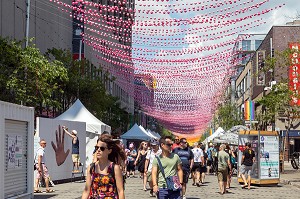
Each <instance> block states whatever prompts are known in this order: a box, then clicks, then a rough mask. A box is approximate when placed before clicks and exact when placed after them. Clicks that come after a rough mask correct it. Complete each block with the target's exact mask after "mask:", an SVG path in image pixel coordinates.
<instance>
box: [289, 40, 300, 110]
mask: <svg viewBox="0 0 300 199" xmlns="http://www.w3.org/2000/svg"><path fill="white" fill-rule="evenodd" d="M289 48H290V49H291V51H292V55H291V66H290V68H289V87H290V90H291V91H293V97H292V100H291V105H298V106H299V105H300V98H299V88H300V83H299V74H300V73H299V72H300V63H299V59H300V56H299V48H300V44H299V43H290V44H289Z"/></svg>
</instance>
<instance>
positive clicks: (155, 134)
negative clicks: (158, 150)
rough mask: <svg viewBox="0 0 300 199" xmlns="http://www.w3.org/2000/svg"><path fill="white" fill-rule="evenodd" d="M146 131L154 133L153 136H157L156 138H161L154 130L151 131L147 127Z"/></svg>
mask: <svg viewBox="0 0 300 199" xmlns="http://www.w3.org/2000/svg"><path fill="white" fill-rule="evenodd" d="M146 131H147V132H149V133H151V134H152V135H154V136H155V137H157V139H159V138H161V136H160V135H159V134H158V133H156V132H154V131H151V130H149V129H147V130H146Z"/></svg>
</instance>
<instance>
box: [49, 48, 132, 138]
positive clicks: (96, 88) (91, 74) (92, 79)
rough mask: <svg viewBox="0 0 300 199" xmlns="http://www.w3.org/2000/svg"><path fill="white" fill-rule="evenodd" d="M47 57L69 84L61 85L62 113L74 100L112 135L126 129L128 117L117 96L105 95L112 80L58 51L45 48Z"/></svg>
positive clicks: (100, 69)
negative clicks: (59, 65) (61, 65)
mask: <svg viewBox="0 0 300 199" xmlns="http://www.w3.org/2000/svg"><path fill="white" fill-rule="evenodd" d="M46 55H47V57H48V58H49V59H50V58H54V59H56V60H60V61H62V62H63V63H64V66H65V68H66V69H67V71H68V77H69V81H68V82H67V84H66V85H64V90H65V93H64V94H63V96H62V100H63V103H64V104H65V106H64V109H63V110H62V111H65V110H66V109H67V108H68V107H69V106H70V105H71V104H72V103H73V102H74V101H75V100H76V99H77V98H79V99H80V100H81V101H82V103H83V104H84V105H85V106H86V108H87V109H88V110H89V111H90V112H92V113H93V114H94V115H95V116H96V117H97V118H98V119H100V120H101V121H103V122H104V123H106V124H108V125H110V126H111V128H112V133H113V134H116V135H119V134H121V133H122V132H125V131H126V130H127V125H128V122H129V115H128V113H127V112H126V111H125V109H124V108H121V104H120V101H119V98H118V97H114V96H112V95H110V94H109V93H108V92H107V89H106V88H105V83H107V82H110V83H112V82H113V81H114V80H115V78H114V77H110V74H109V73H108V72H107V71H103V70H102V68H96V67H95V66H94V65H93V64H91V63H90V62H89V61H88V60H86V59H83V60H80V61H79V60H73V59H72V56H71V53H70V52H69V51H67V50H62V49H55V48H53V49H49V50H48V51H47V53H46Z"/></svg>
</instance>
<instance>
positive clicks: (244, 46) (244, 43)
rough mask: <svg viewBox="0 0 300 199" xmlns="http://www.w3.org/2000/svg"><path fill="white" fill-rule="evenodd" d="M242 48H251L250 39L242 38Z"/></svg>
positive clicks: (245, 49)
mask: <svg viewBox="0 0 300 199" xmlns="http://www.w3.org/2000/svg"><path fill="white" fill-rule="evenodd" d="M242 50H244V51H249V50H251V40H243V41H242Z"/></svg>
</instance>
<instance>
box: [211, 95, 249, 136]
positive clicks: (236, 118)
mask: <svg viewBox="0 0 300 199" xmlns="http://www.w3.org/2000/svg"><path fill="white" fill-rule="evenodd" d="M217 114H218V116H217V117H218V120H214V122H217V123H218V126H220V127H222V128H223V129H224V130H225V131H226V130H229V129H230V128H231V127H233V126H236V125H241V124H243V121H242V119H241V117H240V114H239V111H238V108H237V107H236V106H235V104H231V103H230V101H226V102H225V103H224V104H222V105H221V106H220V107H219V109H218V113H217Z"/></svg>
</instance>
